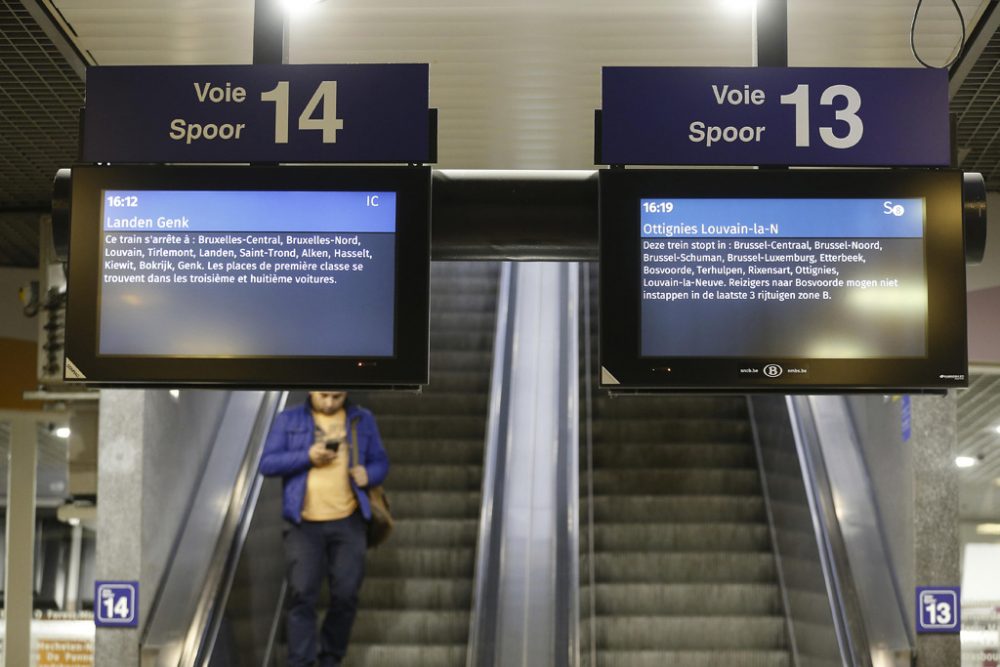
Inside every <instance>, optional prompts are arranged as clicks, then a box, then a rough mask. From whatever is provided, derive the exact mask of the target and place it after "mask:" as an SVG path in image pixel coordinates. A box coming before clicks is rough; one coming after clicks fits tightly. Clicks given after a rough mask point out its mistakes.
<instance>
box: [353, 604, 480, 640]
mask: <svg viewBox="0 0 1000 667" xmlns="http://www.w3.org/2000/svg"><path fill="white" fill-rule="evenodd" d="M468 637H469V612H468V610H465V611H426V610H421V609H418V610H406V611H382V610H376V609H361V610H359V611H358V616H357V618H356V619H355V621H354V631H353V632H352V633H351V639H352V640H353V641H355V642H358V643H361V644H365V643H373V642H376V641H377V642H379V643H380V644H464V643H465V642H466V641H467V640H468Z"/></svg>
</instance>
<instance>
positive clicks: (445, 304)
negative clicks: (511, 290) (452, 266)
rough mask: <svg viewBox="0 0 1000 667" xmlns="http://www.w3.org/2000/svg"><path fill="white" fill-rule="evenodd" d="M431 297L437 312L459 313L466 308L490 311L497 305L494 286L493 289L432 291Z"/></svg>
mask: <svg viewBox="0 0 1000 667" xmlns="http://www.w3.org/2000/svg"><path fill="white" fill-rule="evenodd" d="M431 298H432V299H434V310H436V311H437V312H439V313H461V312H465V311H468V310H474V311H477V312H492V311H494V310H496V306H497V295H496V289H495V287H494V289H493V291H486V290H483V291H475V292H466V291H458V290H453V291H447V292H434V293H433V294H432V295H431Z"/></svg>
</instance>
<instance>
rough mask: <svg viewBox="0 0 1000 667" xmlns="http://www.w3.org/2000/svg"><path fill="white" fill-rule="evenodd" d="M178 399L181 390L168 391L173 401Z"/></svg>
mask: <svg viewBox="0 0 1000 667" xmlns="http://www.w3.org/2000/svg"><path fill="white" fill-rule="evenodd" d="M180 397H181V390H180V389H171V390H170V398H172V399H174V400H177V399H178V398H180Z"/></svg>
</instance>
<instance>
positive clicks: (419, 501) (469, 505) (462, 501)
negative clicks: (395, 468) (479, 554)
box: [389, 473, 480, 539]
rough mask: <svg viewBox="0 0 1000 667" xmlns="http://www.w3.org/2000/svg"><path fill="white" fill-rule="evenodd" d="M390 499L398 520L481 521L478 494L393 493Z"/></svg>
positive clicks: (454, 492)
mask: <svg viewBox="0 0 1000 667" xmlns="http://www.w3.org/2000/svg"><path fill="white" fill-rule="evenodd" d="M391 474H392V473H390V475H391ZM389 497H390V499H391V501H392V515H393V517H395V518H397V519H410V518H418V519H430V518H435V519H452V518H454V519H476V520H478V519H479V509H480V508H479V493H478V492H476V493H473V492H469V491H464V492H457V491H391V492H390V494H389ZM390 539H391V538H390Z"/></svg>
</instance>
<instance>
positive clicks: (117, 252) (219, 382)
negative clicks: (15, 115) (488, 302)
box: [64, 165, 431, 389]
mask: <svg viewBox="0 0 1000 667" xmlns="http://www.w3.org/2000/svg"><path fill="white" fill-rule="evenodd" d="M430 177H431V174H430V169H429V168H427V167H416V166H407V167H387V166H379V167H365V166H350V167H347V166H344V167H329V166H323V167H310V166H276V165H275V166H263V165H261V166H219V165H214V166H150V165H135V166H79V167H74V168H73V182H72V184H73V193H72V204H71V237H70V262H69V271H68V273H69V275H68V303H67V311H66V329H67V336H66V365H65V369H64V377H65V379H66V380H67V381H73V382H85V383H89V384H92V385H95V386H119V385H129V386H136V385H138V386H163V385H167V386H214V387H218V386H225V387H230V388H242V387H272V388H289V389H291V388H306V387H307V388H312V389H316V388H326V387H330V388H349V387H385V388H414V387H417V386H419V385H422V384H426V382H427V379H428V354H429V348H428V336H429V333H428V324H429V317H430V314H429V304H430V293H429V292H430Z"/></svg>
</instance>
